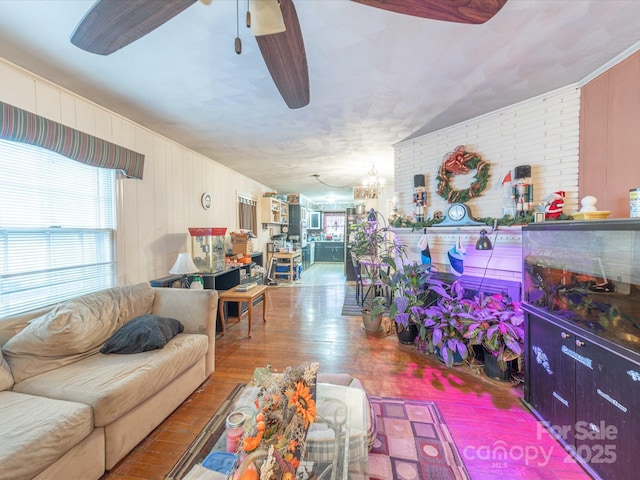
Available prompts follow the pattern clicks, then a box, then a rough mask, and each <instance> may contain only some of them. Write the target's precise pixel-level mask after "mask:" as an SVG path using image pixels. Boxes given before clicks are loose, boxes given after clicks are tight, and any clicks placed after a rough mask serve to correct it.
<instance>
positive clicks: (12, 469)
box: [0, 391, 93, 480]
mask: <svg viewBox="0 0 640 480" xmlns="http://www.w3.org/2000/svg"><path fill="white" fill-rule="evenodd" d="M0 418H2V422H0V438H2V441H0V465H2V471H1V472H0V477H2V479H3V480H14V479H15V480H17V479H25V478H32V477H34V476H36V475H37V474H38V473H40V472H41V471H43V470H45V469H46V468H47V467H48V466H49V465H51V464H52V463H54V462H55V461H57V460H58V459H59V458H61V457H62V456H63V455H64V454H66V453H67V452H68V451H69V450H71V449H72V448H73V447H74V446H76V445H77V444H78V443H80V442H81V441H82V440H83V439H84V438H86V437H88V436H89V435H90V434H91V432H92V431H93V415H92V412H91V407H89V406H88V405H83V404H80V403H75V402H66V401H61V400H53V399H50V398H44V397H38V396H33V395H25V394H22V393H16V392H8V391H5V392H0Z"/></svg>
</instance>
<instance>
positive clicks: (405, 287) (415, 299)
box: [381, 259, 429, 344]
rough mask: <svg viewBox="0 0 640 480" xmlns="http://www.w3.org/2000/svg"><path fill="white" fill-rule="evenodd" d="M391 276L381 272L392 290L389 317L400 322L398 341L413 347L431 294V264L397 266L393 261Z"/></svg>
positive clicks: (391, 260)
mask: <svg viewBox="0 0 640 480" xmlns="http://www.w3.org/2000/svg"><path fill="white" fill-rule="evenodd" d="M388 263H389V265H390V267H391V273H387V272H386V271H382V272H381V276H382V280H383V282H384V283H385V284H386V285H388V286H389V288H391V291H392V293H393V301H392V302H391V306H390V307H389V317H390V318H393V319H394V320H395V322H396V333H397V335H398V341H400V343H404V344H413V343H414V342H415V340H416V338H417V337H418V333H419V328H420V327H422V328H424V326H423V325H421V323H420V321H419V317H420V314H421V313H422V311H423V308H424V307H425V304H426V302H427V295H428V293H429V291H428V288H427V286H428V285H427V284H428V280H429V265H421V264H419V263H417V262H413V263H411V264H401V265H400V267H397V266H396V262H395V259H389V260H388Z"/></svg>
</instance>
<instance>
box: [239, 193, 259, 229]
mask: <svg viewBox="0 0 640 480" xmlns="http://www.w3.org/2000/svg"><path fill="white" fill-rule="evenodd" d="M256 205H257V204H256V201H255V200H253V199H252V198H249V197H245V196H244V195H238V219H239V223H240V228H241V229H242V230H251V232H253V234H254V235H257V234H258V215H257V211H256V210H257V208H256Z"/></svg>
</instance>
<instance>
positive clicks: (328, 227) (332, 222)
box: [322, 212, 345, 237]
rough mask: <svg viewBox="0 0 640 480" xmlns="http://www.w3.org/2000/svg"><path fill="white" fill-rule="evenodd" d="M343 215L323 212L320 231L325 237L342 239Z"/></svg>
mask: <svg viewBox="0 0 640 480" xmlns="http://www.w3.org/2000/svg"><path fill="white" fill-rule="evenodd" d="M344 222H345V214H344V213H342V212H339V213H338V212H324V215H323V216H322V223H323V227H322V231H323V232H324V234H325V235H331V236H334V237H342V236H343V235H344V229H345V226H344Z"/></svg>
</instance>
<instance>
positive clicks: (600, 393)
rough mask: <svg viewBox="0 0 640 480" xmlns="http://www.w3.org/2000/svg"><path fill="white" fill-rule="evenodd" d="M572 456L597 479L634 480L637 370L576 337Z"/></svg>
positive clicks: (639, 465)
mask: <svg viewBox="0 0 640 480" xmlns="http://www.w3.org/2000/svg"><path fill="white" fill-rule="evenodd" d="M577 342H578V344H577V346H576V353H577V354H578V355H579V357H578V359H577V360H576V412H577V413H576V434H575V439H576V454H577V455H578V456H579V457H581V458H582V459H583V460H584V461H585V462H586V463H588V464H589V465H590V467H591V468H592V469H593V470H594V471H595V472H596V473H598V475H600V476H602V477H603V478H611V479H617V478H637V475H638V472H640V455H638V453H637V452H636V450H637V448H636V444H637V438H638V431H639V430H640V420H639V418H640V417H639V416H638V414H639V413H640V368H639V366H638V365H637V364H635V363H633V362H630V361H629V360H627V359H624V358H622V357H620V356H618V355H616V354H614V353H611V352H609V351H607V350H605V349H604V348H601V347H599V346H597V345H594V344H592V343H590V342H588V341H583V340H582V339H580V338H578V339H577Z"/></svg>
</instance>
